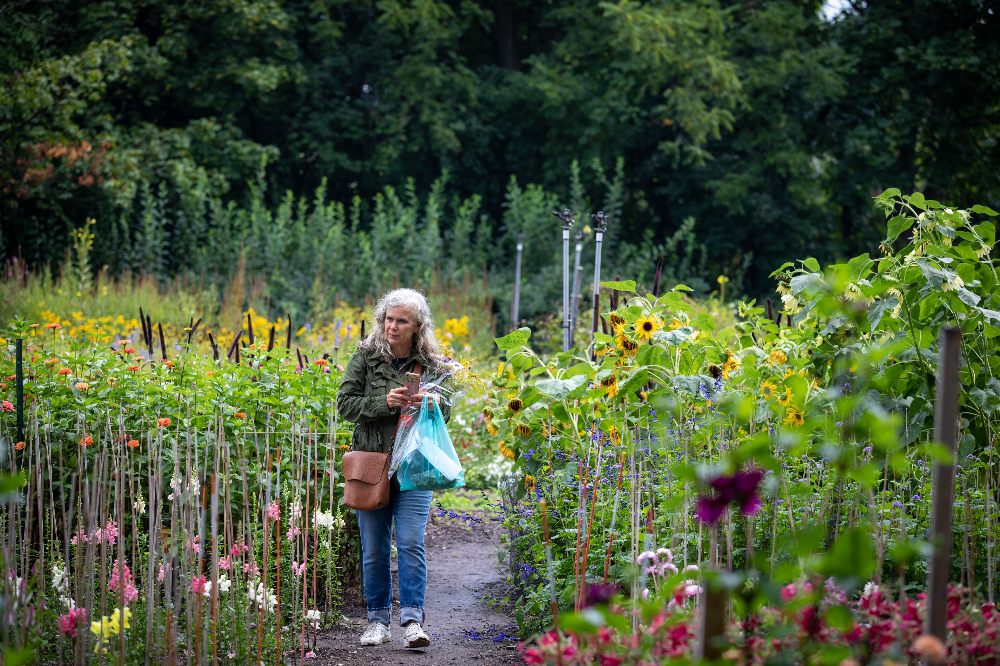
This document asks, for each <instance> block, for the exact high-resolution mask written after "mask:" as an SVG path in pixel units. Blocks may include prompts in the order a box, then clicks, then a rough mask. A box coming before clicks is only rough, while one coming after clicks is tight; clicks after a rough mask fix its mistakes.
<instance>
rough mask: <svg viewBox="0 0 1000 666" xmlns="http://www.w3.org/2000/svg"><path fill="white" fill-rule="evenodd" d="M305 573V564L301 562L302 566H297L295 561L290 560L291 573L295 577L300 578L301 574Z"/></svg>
mask: <svg viewBox="0 0 1000 666" xmlns="http://www.w3.org/2000/svg"><path fill="white" fill-rule="evenodd" d="M305 572H306V563H305V562H304V561H303V562H302V564H299V563H298V562H296V561H295V560H292V573H293V574H295V575H296V576H300V577H301V576H302V574H304V573H305Z"/></svg>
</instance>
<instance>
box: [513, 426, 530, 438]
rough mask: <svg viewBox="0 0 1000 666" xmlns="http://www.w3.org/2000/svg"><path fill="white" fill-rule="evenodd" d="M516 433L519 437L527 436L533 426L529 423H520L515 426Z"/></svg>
mask: <svg viewBox="0 0 1000 666" xmlns="http://www.w3.org/2000/svg"><path fill="white" fill-rule="evenodd" d="M514 434H515V435H517V436H518V437H527V436H528V435H530V434H531V427H530V426H529V425H528V424H527V423H518V424H517V425H515V426H514Z"/></svg>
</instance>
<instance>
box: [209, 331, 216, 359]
mask: <svg viewBox="0 0 1000 666" xmlns="http://www.w3.org/2000/svg"><path fill="white" fill-rule="evenodd" d="M208 341H209V342H210V343H211V344H212V360H213V361H218V360H219V345H217V344H215V336H213V335H212V332H211V331H209V333H208Z"/></svg>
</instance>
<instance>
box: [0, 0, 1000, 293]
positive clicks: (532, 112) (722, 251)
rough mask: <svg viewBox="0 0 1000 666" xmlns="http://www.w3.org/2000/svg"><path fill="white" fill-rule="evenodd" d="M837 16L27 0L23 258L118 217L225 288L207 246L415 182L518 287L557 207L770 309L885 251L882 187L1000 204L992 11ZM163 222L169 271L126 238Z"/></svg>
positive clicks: (11, 51) (7, 55)
mask: <svg viewBox="0 0 1000 666" xmlns="http://www.w3.org/2000/svg"><path fill="white" fill-rule="evenodd" d="M820 10H821V3H820V2H817V1H805V0H776V1H773V2H755V1H747V0H744V1H726V0H691V1H684V2H681V1H676V0H658V1H652V0H647V1H642V0H615V1H606V2H593V1H587V0H566V1H564V2H558V3H539V2H535V1H534V0H491V1H489V2H486V1H484V0H478V1H475V0H409V1H407V0H377V1H371V0H369V1H363V0H309V1H306V0H301V1H298V2H293V1H290V0H198V1H197V2H194V1H192V0H181V1H176V0H171V1H167V0H133V1H130V2H124V1H123V0H99V1H95V2H87V3H79V2H74V1H72V0H48V1H45V2H41V1H26V2H25V1H17V0H5V2H4V3H3V4H0V77H2V78H3V85H2V86H0V197H2V201H0V216H2V218H0V219H2V225H3V227H2V236H0V241H2V251H3V253H4V254H5V255H6V256H7V257H10V256H14V255H17V256H21V257H24V258H26V259H27V260H28V261H30V262H34V263H45V262H52V261H58V260H60V259H61V258H62V256H63V255H64V254H65V252H66V248H67V247H68V245H69V238H70V233H71V231H72V229H74V228H76V227H79V226H81V225H82V224H83V223H84V221H85V220H86V219H87V218H89V217H93V218H96V219H97V225H98V230H99V233H98V235H97V239H98V240H97V244H98V247H97V248H95V253H96V254H97V256H98V259H99V260H100V261H101V262H103V263H106V264H108V265H109V266H111V267H113V268H117V269H121V268H131V269H135V270H138V269H149V268H150V267H152V268H155V269H156V270H159V271H162V272H163V273H165V274H172V273H176V272H179V271H194V272H196V273H200V274H206V275H209V276H217V275H218V274H220V273H226V271H231V270H235V259H234V256H233V253H232V252H229V251H228V250H227V251H225V252H222V251H220V252H213V251H212V250H211V249H210V248H209V249H208V250H207V252H208V255H209V256H202V258H201V259H198V258H197V257H198V256H199V252H201V254H202V255H204V254H205V253H206V248H205V239H206V238H216V237H218V238H223V237H224V236H226V234H227V233H238V232H239V231H240V230H241V229H249V228H250V227H249V226H240V225H239V224H236V225H235V226H234V224H233V223H232V222H231V220H232V219H235V218H234V216H236V217H238V215H237V212H240V211H242V212H240V214H242V215H245V216H249V217H253V216H254V215H258V216H259V212H260V210H259V209H261V208H266V209H268V210H269V211H272V213H273V212H274V211H276V210H277V208H278V207H279V205H281V202H282V201H284V200H285V198H286V193H290V195H291V196H292V197H306V198H308V199H309V200H314V197H317V196H318V197H320V198H321V199H322V201H323V202H324V205H328V204H326V203H325V202H331V201H332V202H340V205H342V207H343V208H344V210H345V211H349V210H352V209H353V210H355V213H354V217H353V218H352V217H351V215H349V214H347V213H345V217H344V220H343V224H344V225H345V226H344V229H349V230H350V229H353V231H354V232H357V233H364V234H366V238H368V239H369V240H371V239H372V238H373V235H372V234H373V233H374V232H375V231H376V229H375V227H374V226H373V225H376V222H377V218H378V214H377V211H378V210H382V211H383V212H385V211H386V210H388V209H387V208H386V201H388V200H391V196H390V197H389V199H386V196H387V189H386V188H390V191H392V192H395V193H399V192H409V193H410V194H409V196H410V197H411V199H412V200H413V201H415V200H417V199H420V200H421V201H424V202H427V201H429V200H430V199H433V200H434V201H435V202H436V203H435V204H434V205H433V206H430V205H426V206H425V205H424V204H423V203H422V204H421V205H420V206H419V207H417V208H419V209H420V210H422V211H426V210H432V209H433V211H434V212H433V213H430V214H431V216H432V217H435V219H434V220H432V221H428V220H426V219H423V218H421V220H420V225H422V226H421V228H423V229H425V230H427V229H428V228H430V227H433V229H434V231H433V233H434V234H436V236H435V238H437V239H439V241H440V243H441V247H440V248H438V246H437V245H435V243H437V242H439V241H433V242H430V243H429V244H428V245H427V246H426V247H429V248H431V249H432V250H435V251H437V250H440V253H441V254H442V257H441V259H442V261H441V263H442V265H446V264H447V265H451V266H453V267H456V268H461V267H469V266H467V265H466V264H468V262H469V261H473V260H474V261H485V262H486V263H488V264H490V265H491V266H493V267H494V268H495V269H496V271H497V275H498V276H503V275H506V274H507V273H508V272H509V269H508V268H507V266H506V264H507V256H506V255H507V251H506V250H503V251H501V252H495V253H492V255H491V253H489V252H487V251H486V250H485V248H486V245H484V244H488V243H490V242H492V243H501V242H509V241H511V240H512V238H513V236H514V235H515V234H516V233H517V232H518V230H520V231H521V232H523V231H524V229H525V228H527V227H531V226H535V227H537V226H538V224H539V223H540V221H542V218H543V216H545V217H544V219H545V224H546V225H548V224H550V222H549V221H548V220H549V219H550V218H549V217H548V211H547V210H545V209H546V208H547V207H549V206H559V207H562V206H564V205H565V206H569V207H570V208H571V209H573V210H574V211H576V212H578V213H586V212H588V211H589V210H595V209H596V208H598V207H601V206H615V207H616V209H615V210H614V211H612V212H613V213H614V221H613V227H612V230H611V231H610V237H609V245H610V247H609V250H611V253H612V256H611V257H610V259H609V261H610V263H609V270H610V271H615V270H622V271H633V272H634V271H639V272H642V271H644V273H642V274H638V275H636V277H639V278H640V279H642V278H643V277H647V278H648V277H649V276H650V275H651V273H652V270H653V265H652V262H655V259H656V256H657V255H659V254H664V253H669V252H668V251H669V250H670V248H671V239H672V238H674V239H675V240H676V235H677V234H678V233H684V234H687V235H688V236H689V242H690V243H692V244H694V245H695V246H698V247H699V248H700V250H699V251H700V252H702V253H703V254H704V256H705V260H704V261H702V262H694V263H693V264H692V265H691V267H689V268H691V270H694V268H695V267H696V268H697V269H698V271H699V272H700V273H702V274H701V275H698V276H693V277H699V278H701V279H702V280H706V279H707V278H708V277H709V275H712V276H713V277H714V274H716V273H727V274H729V275H732V276H734V277H736V278H740V277H742V278H744V280H743V284H742V285H741V287H742V289H743V290H744V291H746V292H747V293H750V294H758V293H761V291H762V290H763V289H764V285H765V284H766V282H765V280H766V276H767V275H768V274H769V273H770V271H771V270H773V268H774V267H775V266H776V265H778V264H779V263H780V262H781V261H783V260H784V259H786V258H788V257H789V256H792V255H802V254H815V255H816V256H818V257H820V258H823V259H832V258H834V257H837V256H844V255H846V254H848V253H851V252H855V251H857V250H858V249H859V248H862V247H868V246H869V245H870V243H871V240H872V238H874V237H876V236H878V235H879V230H880V227H879V226H878V223H879V218H878V214H877V212H876V211H874V210H873V209H872V206H871V196H872V195H873V194H877V193H879V192H881V191H882V190H883V189H884V188H885V187H888V186H890V185H891V186H896V187H899V188H901V189H903V190H905V191H911V190H924V191H925V192H926V193H927V194H928V195H929V196H935V195H937V196H942V197H943V196H945V194H946V195H947V198H948V199H949V200H951V201H955V202H956V203H958V204H959V205H966V204H970V203H972V202H978V203H987V204H992V205H996V204H997V203H998V201H1000V176H998V174H997V171H996V169H995V165H996V164H997V163H998V157H1000V155H998V152H1000V148H998V128H1000V76H998V74H1000V71H998V70H1000V42H998V40H996V39H995V38H993V36H995V34H996V33H997V28H998V27H1000V26H998V20H997V16H996V14H995V12H994V11H993V9H992V8H991V7H990V5H989V3H982V2H979V1H978V0H954V1H944V0H914V1H912V2H902V1H897V0H890V1H887V2H878V3H863V2H856V3H852V4H851V5H849V6H848V7H847V9H846V11H844V13H843V14H841V15H840V16H838V17H836V18H835V19H833V20H827V19H825V18H823V16H822V14H821V11H820ZM581 165H582V166H581ZM512 178H513V179H514V180H512ZM534 187H537V188H539V189H538V192H537V195H532V196H528V194H529V193H530V192H532V191H533V190H532V188H534ZM317 188H321V190H322V191H320V192H317ZM435 188H436V189H435ZM512 188H513V189H512ZM512 197H514V198H515V199H517V202H518V203H517V206H515V207H512V203H511V202H512ZM301 201H302V202H306V199H302V200H301ZM380 201H381V203H380ZM413 201H411V202H410V203H413ZM528 202H533V203H532V204H531V205H532V206H534V207H532V208H531V210H530V212H525V208H524V207H525V206H526V205H528ZM302 205H303V206H307V207H308V206H309V205H311V204H307V203H302ZM380 206H381V209H380V208H379V207H380ZM234 207H235V208H234ZM293 207H294V206H293ZM390 208H391V207H390ZM403 208H406V206H404V207H403ZM411 208H412V207H411ZM417 208H413V210H416V209H417ZM515 208H518V210H515ZM255 210H257V213H255V212H254V211H255ZM400 210H402V209H400ZM234 211H236V212H234ZM390 212H391V211H390ZM423 214H424V213H423V212H422V213H420V215H421V216H422V215H423ZM390 218H391V214H390ZM227 220H228V221H227ZM398 222H399V221H398V220H395V221H394V222H393V223H394V224H395V223H398ZM431 222H432V223H431ZM551 224H554V223H551ZM227 225H228V226H227ZM428 225H429V226H428ZM404 226H405V225H404ZM581 226H582V221H581ZM144 229H145V230H146V231H145V232H144V231H143V230H144ZM155 230H159V231H156V233H157V234H159V238H160V241H159V242H160V246H157V248H154V254H155V255H156V256H155V257H154V260H153V262H152V263H149V262H148V260H149V257H144V256H143V255H142V252H140V251H138V250H130V249H128V248H127V246H128V245H129V244H131V245H141V244H142V243H141V241H143V239H144V238H145V240H146V241H148V240H149V239H148V236H149V234H150V233H153V231H155ZM477 230H478V231H477ZM144 233H145V234H146V236H145V237H144V236H143V234H144ZM428 233H430V232H428ZM553 237H554V236H553ZM352 238H353V237H352ZM448 239H450V244H449V242H446V241H447V240H448ZM477 239H478V240H477ZM383 240H384V239H380V240H379V242H383ZM352 242H353V241H352ZM461 243H467V244H468V243H472V244H475V243H478V245H476V247H478V248H479V249H478V250H475V251H469V249H468V247H466V246H461V247H460V244H461ZM147 244H148V243H147ZM556 245H557V244H556V243H554V242H553V243H552V249H553V251H555V249H556ZM233 247H235V246H233ZM244 247H247V246H246V245H244ZM469 247H471V246H469ZM449 253H455V254H454V255H453V256H452V255H450V254H449ZM543 255H544V256H543ZM551 256H552V255H551V253H549V254H545V253H544V252H543V253H541V254H540V255H539V258H538V259H537V260H538V261H539V262H542V263H543V264H544V262H545V261H546V260H548V259H551ZM331 260H333V258H332V257H331ZM223 261H224V262H225V263H222V262H223ZM640 263H642V265H641V266H640ZM540 265H542V264H540ZM695 265H696V266H695ZM476 268H479V267H478V266H476Z"/></svg>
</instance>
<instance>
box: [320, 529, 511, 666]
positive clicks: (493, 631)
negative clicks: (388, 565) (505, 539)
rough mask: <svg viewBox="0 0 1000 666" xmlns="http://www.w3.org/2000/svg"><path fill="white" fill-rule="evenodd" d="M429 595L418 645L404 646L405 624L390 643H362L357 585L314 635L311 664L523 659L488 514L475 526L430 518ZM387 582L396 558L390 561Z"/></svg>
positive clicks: (424, 665)
mask: <svg viewBox="0 0 1000 666" xmlns="http://www.w3.org/2000/svg"><path fill="white" fill-rule="evenodd" d="M426 547H427V596H426V603H425V607H424V614H425V617H426V619H425V622H424V625H423V626H424V631H426V632H427V634H428V635H429V636H430V639H431V644H430V646H429V647H427V648H424V649H421V650H410V649H406V648H404V647H403V629H402V627H400V626H398V624H394V625H393V626H392V627H391V631H392V640H391V641H390V642H388V643H385V644H384V645H380V646H375V647H363V646H361V645H359V644H358V638H359V637H360V635H361V632H362V631H363V630H364V627H365V625H366V617H365V604H364V600H363V598H362V596H361V591H360V590H358V589H353V590H349V591H348V592H347V593H346V594H345V599H344V606H345V607H344V609H343V613H344V617H343V618H341V622H340V624H339V625H337V626H335V627H332V628H331V629H329V630H327V631H323V632H320V636H319V638H318V640H317V643H316V656H317V659H316V660H309V661H308V662H305V663H307V664H316V665H317V666H320V665H322V666H352V665H354V664H365V665H366V666H367V665H384V664H400V665H406V666H411V665H412V666H444V665H446V664H456V665H458V664H461V665H466V664H482V666H506V665H507V664H523V663H524V662H523V661H522V660H521V659H520V657H519V656H518V653H517V649H516V646H517V638H516V635H517V631H516V628H515V627H513V626H512V625H513V622H512V621H511V618H510V613H509V611H510V609H509V607H507V608H504V607H503V601H502V600H503V599H504V598H505V597H506V596H507V593H506V584H505V582H504V574H503V573H501V572H500V570H499V568H498V564H497V546H496V528H495V526H494V525H493V524H491V523H490V522H489V520H488V519H485V520H483V521H482V522H480V523H477V524H472V525H470V524H467V522H463V521H461V520H456V519H452V518H447V517H437V516H434V511H433V510H432V512H431V519H430V521H429V523H428V526H427V540H426ZM392 568H393V580H394V581H396V583H397V585H398V580H396V561H395V558H394V559H393V564H392ZM398 618H399V597H398V587H396V589H395V593H394V599H393V621H394V623H398Z"/></svg>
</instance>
